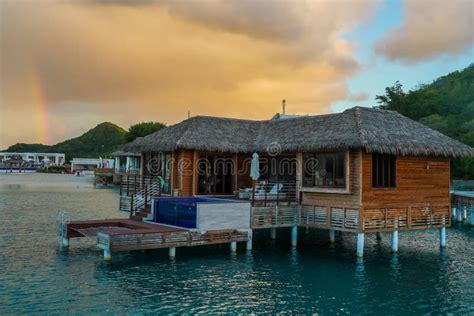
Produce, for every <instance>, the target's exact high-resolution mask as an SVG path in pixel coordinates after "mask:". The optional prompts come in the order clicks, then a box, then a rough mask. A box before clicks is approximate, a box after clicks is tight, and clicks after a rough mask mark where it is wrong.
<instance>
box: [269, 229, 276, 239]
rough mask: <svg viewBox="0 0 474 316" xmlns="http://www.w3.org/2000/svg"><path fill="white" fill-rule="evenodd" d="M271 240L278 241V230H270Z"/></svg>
mask: <svg viewBox="0 0 474 316" xmlns="http://www.w3.org/2000/svg"><path fill="white" fill-rule="evenodd" d="M270 238H271V239H276V238H277V230H276V228H270Z"/></svg>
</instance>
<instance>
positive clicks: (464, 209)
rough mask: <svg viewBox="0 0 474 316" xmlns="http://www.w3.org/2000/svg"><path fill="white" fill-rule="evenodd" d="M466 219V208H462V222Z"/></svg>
mask: <svg viewBox="0 0 474 316" xmlns="http://www.w3.org/2000/svg"><path fill="white" fill-rule="evenodd" d="M466 219H467V207H466V206H464V208H463V209H462V220H463V221H465V220H466Z"/></svg>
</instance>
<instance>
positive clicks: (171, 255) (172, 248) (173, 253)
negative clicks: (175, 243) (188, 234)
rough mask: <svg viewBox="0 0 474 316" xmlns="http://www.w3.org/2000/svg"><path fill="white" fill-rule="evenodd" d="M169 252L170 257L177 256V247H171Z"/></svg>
mask: <svg viewBox="0 0 474 316" xmlns="http://www.w3.org/2000/svg"><path fill="white" fill-rule="evenodd" d="M168 254H169V256H170V258H174V257H176V247H170V248H169V250H168Z"/></svg>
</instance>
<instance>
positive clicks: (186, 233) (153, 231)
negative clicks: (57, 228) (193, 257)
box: [66, 219, 251, 252]
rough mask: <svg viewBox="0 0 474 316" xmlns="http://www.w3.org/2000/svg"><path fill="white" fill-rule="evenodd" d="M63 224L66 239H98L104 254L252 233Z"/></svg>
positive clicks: (120, 222)
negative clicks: (105, 252)
mask: <svg viewBox="0 0 474 316" xmlns="http://www.w3.org/2000/svg"><path fill="white" fill-rule="evenodd" d="M66 225H67V230H66V231H67V235H66V237H67V238H81V237H97V246H98V247H99V248H101V249H103V250H104V251H107V252H114V251H129V250H144V249H158V248H175V247H191V246H201V245H211V244H219V243H231V242H240V241H248V240H249V239H251V232H249V231H247V230H235V229H232V230H214V231H207V232H198V231H193V230H187V229H183V228H179V227H172V226H167V225H161V224H151V223H146V222H140V221H135V220H130V219H105V220H88V221H72V222H69V223H67V224H66Z"/></svg>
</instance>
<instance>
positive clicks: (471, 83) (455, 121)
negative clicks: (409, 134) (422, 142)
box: [375, 64, 474, 179]
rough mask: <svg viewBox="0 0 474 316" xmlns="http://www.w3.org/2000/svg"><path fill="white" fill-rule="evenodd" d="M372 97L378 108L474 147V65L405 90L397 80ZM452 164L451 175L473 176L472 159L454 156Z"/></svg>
mask: <svg viewBox="0 0 474 316" xmlns="http://www.w3.org/2000/svg"><path fill="white" fill-rule="evenodd" d="M375 99H376V100H377V102H378V103H379V106H380V108H383V109H387V110H392V111H397V112H399V113H400V114H403V115H405V116H407V117H409V118H411V119H413V120H416V121H419V122H420V123H422V124H425V125H426V126H428V127H430V128H433V129H435V130H438V131H439V132H441V133H443V134H446V135H448V136H450V137H452V138H455V139H457V140H459V141H461V142H463V143H465V144H467V145H469V146H471V147H474V64H471V65H470V66H468V67H467V68H465V69H464V70H462V71H455V72H452V73H450V74H448V75H446V76H443V77H440V78H438V79H436V80H435V81H433V83H431V84H427V85H422V86H421V87H419V88H418V89H415V90H410V91H408V92H405V91H403V86H402V84H401V83H400V82H398V81H397V82H395V84H394V85H393V86H391V87H387V88H385V94H384V95H377V96H376V97H375ZM452 167H453V168H452V176H453V177H455V178H469V179H473V178H474V159H471V158H465V159H455V160H453V163H452Z"/></svg>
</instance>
